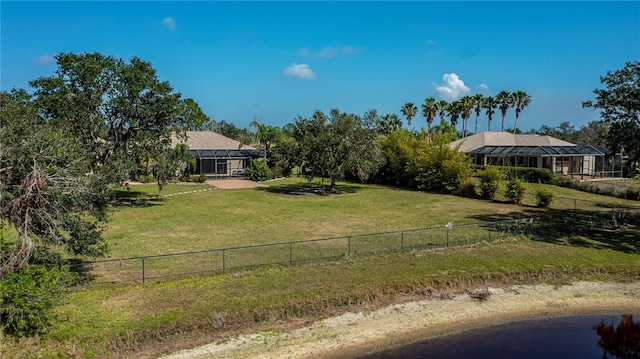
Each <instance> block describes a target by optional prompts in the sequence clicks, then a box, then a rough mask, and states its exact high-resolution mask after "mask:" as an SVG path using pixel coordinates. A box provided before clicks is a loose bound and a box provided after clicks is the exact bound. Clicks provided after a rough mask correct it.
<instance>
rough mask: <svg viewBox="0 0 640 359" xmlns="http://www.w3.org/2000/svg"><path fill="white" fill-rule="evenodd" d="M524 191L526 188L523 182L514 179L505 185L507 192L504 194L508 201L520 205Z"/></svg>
mask: <svg viewBox="0 0 640 359" xmlns="http://www.w3.org/2000/svg"><path fill="white" fill-rule="evenodd" d="M526 190H527V187H526V186H525V184H524V182H523V181H521V180H519V179H517V178H514V179H512V180H510V181H509V182H508V183H507V192H506V193H505V196H507V199H508V200H509V201H511V202H513V203H517V204H520V203H522V198H524V193H525V192H526Z"/></svg>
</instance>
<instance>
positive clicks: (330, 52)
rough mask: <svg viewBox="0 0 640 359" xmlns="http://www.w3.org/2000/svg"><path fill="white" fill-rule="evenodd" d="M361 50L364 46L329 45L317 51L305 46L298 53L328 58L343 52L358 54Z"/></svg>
mask: <svg viewBox="0 0 640 359" xmlns="http://www.w3.org/2000/svg"><path fill="white" fill-rule="evenodd" d="M361 51H362V48H360V47H355V46H341V45H336V46H327V47H325V48H323V49H322V50H320V51H318V52H316V53H312V52H311V51H310V50H309V49H306V48H303V49H300V50H298V55H302V56H310V55H311V56H314V57H321V58H326V59H328V58H331V57H335V56H337V55H341V54H343V55H356V54H359V53H360V52H361Z"/></svg>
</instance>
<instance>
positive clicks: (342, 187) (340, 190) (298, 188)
mask: <svg viewBox="0 0 640 359" xmlns="http://www.w3.org/2000/svg"><path fill="white" fill-rule="evenodd" d="M361 189H362V187H361V186H357V185H351V184H338V185H336V189H335V191H331V190H330V189H329V186H328V185H324V186H323V185H319V184H318V183H293V184H280V185H271V186H269V187H259V188H257V190H259V191H267V192H270V193H279V194H289V195H298V196H301V195H321V196H326V195H331V194H345V193H356V192H358V191H359V190H361Z"/></svg>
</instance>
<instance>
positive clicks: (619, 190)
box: [552, 176, 640, 201]
mask: <svg viewBox="0 0 640 359" xmlns="http://www.w3.org/2000/svg"><path fill="white" fill-rule="evenodd" d="M552 184H554V185H556V186H560V187H566V188H571V189H575V190H578V191H583V192H588V193H594V194H600V195H603V196H610V197H617V198H624V199H630V200H636V201H637V200H640V189H638V188H632V187H624V186H616V185H614V184H611V183H599V182H597V181H596V182H588V181H580V180H576V179H572V178H569V177H565V176H554V178H553V181H552Z"/></svg>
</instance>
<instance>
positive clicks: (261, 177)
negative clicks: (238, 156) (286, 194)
mask: <svg viewBox="0 0 640 359" xmlns="http://www.w3.org/2000/svg"><path fill="white" fill-rule="evenodd" d="M246 173H247V176H248V177H249V179H251V180H252V181H266V180H270V179H271V178H272V177H271V170H269V166H268V165H267V162H266V161H262V160H254V161H251V163H250V164H249V166H247V168H246Z"/></svg>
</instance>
